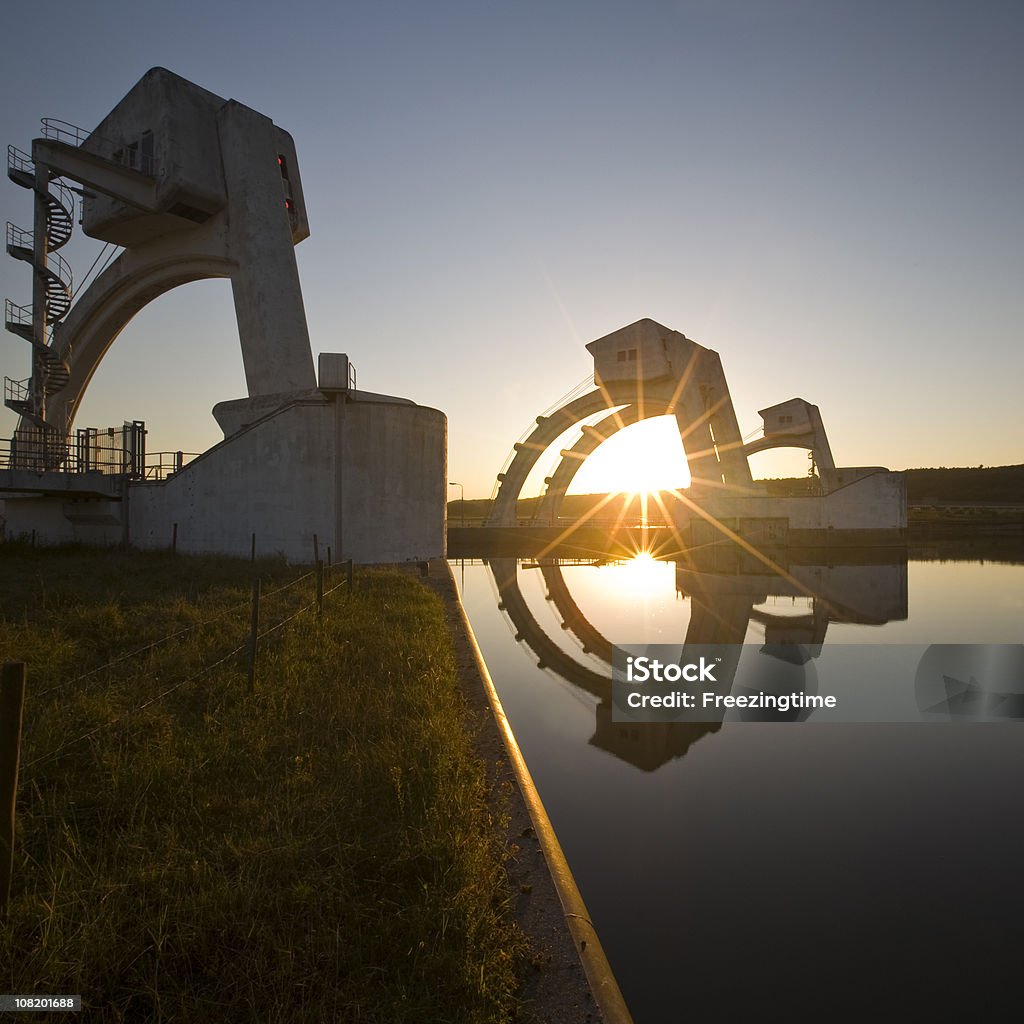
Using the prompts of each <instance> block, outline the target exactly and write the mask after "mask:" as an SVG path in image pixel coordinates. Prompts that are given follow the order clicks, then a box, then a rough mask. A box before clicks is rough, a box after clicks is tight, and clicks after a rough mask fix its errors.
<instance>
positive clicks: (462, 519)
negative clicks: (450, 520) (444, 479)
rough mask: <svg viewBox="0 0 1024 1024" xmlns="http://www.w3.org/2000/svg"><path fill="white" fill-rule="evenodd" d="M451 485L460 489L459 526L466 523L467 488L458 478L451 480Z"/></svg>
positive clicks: (449, 482) (449, 484)
mask: <svg viewBox="0 0 1024 1024" xmlns="http://www.w3.org/2000/svg"><path fill="white" fill-rule="evenodd" d="M448 486H449V487H458V489H459V526H465V525H466V490H465V488H464V487H463V486H462V484H460V483H459V482H458V481H457V480H449V481H448Z"/></svg>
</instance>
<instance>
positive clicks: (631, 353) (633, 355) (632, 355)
mask: <svg viewBox="0 0 1024 1024" xmlns="http://www.w3.org/2000/svg"><path fill="white" fill-rule="evenodd" d="M629 361H630V362H631V363H635V362H636V349H635V348H631V349H630V350H629Z"/></svg>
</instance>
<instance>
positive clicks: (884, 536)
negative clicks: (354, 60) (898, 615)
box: [487, 319, 907, 546]
mask: <svg viewBox="0 0 1024 1024" xmlns="http://www.w3.org/2000/svg"><path fill="white" fill-rule="evenodd" d="M587 350H588V351H589V352H590V353H591V355H592V356H593V357H594V388H593V390H590V391H587V392H586V393H584V394H582V395H579V396H577V397H575V398H573V399H572V400H571V401H569V402H567V403H566V404H565V405H563V406H562V407H561V408H559V409H556V410H555V411H554V412H552V413H550V414H548V415H544V416H538V417H537V422H536V426H535V428H534V429H533V430H532V431H531V432H530V434H529V436H527V437H526V438H525V439H524V440H523V441H521V442H519V443H517V444H516V445H515V447H514V449H513V452H512V457H511V459H510V461H509V462H508V464H507V465H506V468H505V469H504V470H503V472H501V473H499V474H498V489H497V493H496V495H495V500H494V503H493V505H492V508H491V512H490V515H489V517H488V520H487V525H488V526H493V527H508V526H515V525H516V523H517V517H516V507H517V502H518V499H519V497H520V494H521V492H522V490H523V485H524V484H525V482H526V479H527V477H528V476H529V474H530V471H531V470H532V469H533V467H534V466H535V465H536V463H537V461H538V459H539V458H540V457H541V456H542V455H543V454H544V452H545V451H547V449H548V448H549V447H550V446H551V444H552V443H553V442H554V441H555V440H556V439H557V438H558V437H559V436H561V435H562V434H563V433H564V432H565V431H566V430H568V429H569V428H570V427H573V426H575V425H577V424H581V423H583V421H585V420H587V419H590V418H592V417H594V416H596V415H598V414H601V413H604V414H605V415H604V416H603V418H602V419H600V420H599V421H598V422H597V423H596V424H586V423H583V426H582V427H581V433H580V436H579V438H578V439H577V440H576V441H575V442H574V443H573V444H572V445H571V446H570V447H568V448H564V449H562V450H561V453H560V454H561V461H560V462H559V463H558V464H557V466H556V468H555V470H554V472H553V473H552V474H551V475H550V476H548V477H546V478H545V480H544V483H545V485H546V489H545V491H544V493H543V494H542V496H541V500H540V502H539V503H538V510H537V515H536V517H535V518H536V521H538V522H542V523H544V522H555V521H556V519H557V516H558V510H559V508H560V507H561V504H562V501H563V499H564V497H565V495H566V493H567V491H568V489H569V486H570V484H571V483H572V480H573V478H574V477H575V475H576V472H577V471H578V470H579V468H580V467H581V466H582V465H583V462H584V461H585V460H586V459H587V458H588V457H589V456H590V455H592V454H593V453H594V452H595V451H596V450H597V449H598V448H599V447H600V445H601V444H602V443H603V442H604V441H605V440H607V439H608V438H609V437H611V436H612V435H613V434H615V433H616V432H618V431H619V430H622V429H624V428H626V427H629V426H631V425H632V424H634V423H636V422H638V421H639V420H641V419H645V418H649V417H652V416H665V415H671V416H674V417H675V419H676V422H677V424H678V428H679V436H680V438H681V440H682V444H683V450H684V452H685V454H686V460H687V463H688V465H689V469H690V477H691V485H690V487H689V488H688V489H687V491H686V492H685V495H684V496H683V497H682V499H681V501H680V502H678V503H677V505H676V506H675V508H674V510H673V518H674V520H675V523H674V525H675V528H676V530H677V532H678V534H679V536H680V538H681V539H683V540H685V541H686V542H688V543H689V544H690V545H693V546H700V545H706V544H708V543H713V542H716V541H720V540H728V541H735V540H737V539H741V540H743V541H746V542H748V543H755V542H756V543H758V544H779V545H785V544H788V543H801V542H811V543H819V542H822V541H827V542H844V543H846V542H849V543H890V542H892V541H894V540H899V539H901V538H902V537H903V535H904V533H905V531H906V525H907V500H906V484H905V481H904V477H903V474H902V473H892V472H890V471H889V470H887V469H884V468H882V467H880V466H856V467H847V468H837V467H836V465H835V461H834V459H833V457H832V450H831V447H830V446H829V443H828V438H827V437H826V434H825V427H824V424H823V423H822V419H821V413H820V412H819V410H818V407H817V406H816V405H812V404H811V403H810V402H807V401H805V400H804V399H802V398H793V399H789V400H787V401H785V402H782V403H780V404H778V405H774V406H770V407H768V408H766V409H761V410H760V412H759V415H760V416H761V418H762V423H763V427H762V436H760V437H758V438H756V439H754V440H752V441H749V442H747V441H745V440H744V438H743V436H742V435H741V433H740V428H739V425H738V422H737V418H736V411H735V409H734V407H733V402H732V396H731V394H730V392H729V385H728V382H727V381H726V377H725V371H724V370H723V369H722V361H721V358H720V357H719V355H718V353H717V352H714V351H713V350H711V349H709V348H705V347H704V346H703V345H699V344H697V342H695V341H692V340H691V339H689V338H687V337H686V336H685V335H683V334H681V333H679V332H678V331H673V330H671V329H670V328H668V327H665V326H663V325H662V324H659V323H656V322H655V321H654V320H649V319H645V320H638V321H637V322H636V323H633V324H629V325H628V326H626V327H623V328H621V329H620V330H617V331H614V332H612V333H611V334H608V335H605V336H604V337H602V338H598V339H597V340H595V341H592V342H590V344H588V345H587ZM792 447H795V448H805V449H807V450H808V452H809V453H810V457H811V459H812V473H811V475H810V476H809V477H808V480H807V485H806V493H804V494H800V495H794V496H788V497H779V496H772V495H770V494H769V493H768V490H767V486H766V484H765V483H764V482H761V481H756V480H754V479H753V477H752V476H751V472H750V466H749V463H748V461H747V460H748V457H749V456H750V455H752V454H754V453H755V452H760V451H766V450H768V449H770V448H792Z"/></svg>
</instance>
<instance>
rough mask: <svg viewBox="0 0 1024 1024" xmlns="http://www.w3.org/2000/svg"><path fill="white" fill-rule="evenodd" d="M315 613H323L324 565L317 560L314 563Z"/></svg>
mask: <svg viewBox="0 0 1024 1024" xmlns="http://www.w3.org/2000/svg"><path fill="white" fill-rule="evenodd" d="M316 613H317V615H323V613H324V563H323V562H321V561H320V560H319V559H318V560H317V563H316Z"/></svg>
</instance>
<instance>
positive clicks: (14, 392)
mask: <svg viewBox="0 0 1024 1024" xmlns="http://www.w3.org/2000/svg"><path fill="white" fill-rule="evenodd" d="M31 383H32V378H31V377H26V378H25V379H24V380H15V379H14V378H13V377H4V401H5V402H7V401H11V402H27V401H28V398H29V385H30V384H31Z"/></svg>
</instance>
